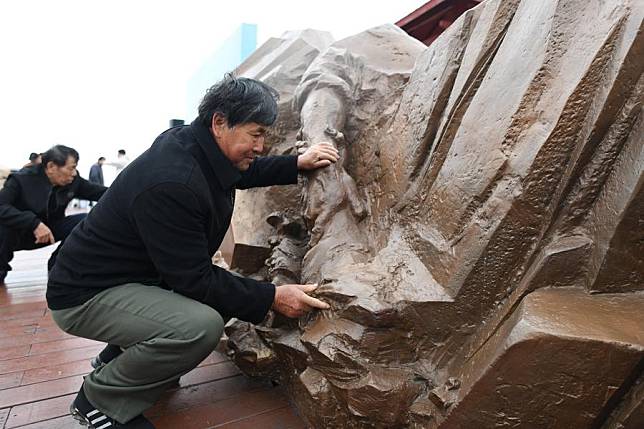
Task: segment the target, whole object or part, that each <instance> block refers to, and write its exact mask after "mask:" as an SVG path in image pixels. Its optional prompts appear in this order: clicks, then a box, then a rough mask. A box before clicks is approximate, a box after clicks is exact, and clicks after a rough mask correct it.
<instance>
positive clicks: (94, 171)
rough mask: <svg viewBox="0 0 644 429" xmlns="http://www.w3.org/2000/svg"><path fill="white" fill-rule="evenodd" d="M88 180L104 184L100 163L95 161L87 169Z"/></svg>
mask: <svg viewBox="0 0 644 429" xmlns="http://www.w3.org/2000/svg"><path fill="white" fill-rule="evenodd" d="M89 181H90V182H92V183H98V184H99V185H103V184H105V181H104V180H103V166H102V165H101V164H99V163H96V164H94V165H92V168H90V169H89Z"/></svg>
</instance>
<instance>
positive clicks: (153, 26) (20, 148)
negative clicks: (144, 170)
mask: <svg viewBox="0 0 644 429" xmlns="http://www.w3.org/2000/svg"><path fill="white" fill-rule="evenodd" d="M425 2H426V0H396V1H383V2H376V1H373V0H372V1H367V0H364V1H351V0H317V1H309V0H287V1H279V0H275V1H266V0H264V1H250V0H237V1H229V2H224V1H214V0H212V1H199V0H182V1H178V0H176V1H163V0H157V1H147V0H146V1H137V0H111V1H107V0H105V1H92V0H78V1H74V0H40V1H34V0H13V1H6V2H3V3H2V5H1V6H0V54H1V57H0V58H1V63H0V121H1V122H2V132H1V134H0V165H4V166H7V167H12V168H16V167H20V166H22V165H23V164H24V163H25V162H27V157H28V155H29V153H30V152H42V151H45V150H46V149H47V148H49V147H50V146H52V145H54V144H65V145H67V146H72V147H74V148H76V149H77V150H78V151H79V152H80V156H81V162H80V165H79V171H80V173H81V175H82V176H83V177H87V174H88V170H89V166H90V165H91V164H92V163H93V162H95V160H96V159H97V158H98V156H100V155H103V156H106V157H107V158H108V159H109V158H111V157H113V156H115V155H116V151H117V150H118V149H120V148H123V149H126V150H127V152H128V155H129V156H130V158H131V159H133V158H134V157H136V156H137V155H138V154H140V153H141V152H143V151H144V150H145V149H147V147H149V146H150V144H151V143H152V141H153V139H154V138H155V137H156V136H157V135H158V134H159V133H160V132H161V131H163V130H165V129H166V128H167V127H168V120H169V119H170V118H174V117H179V118H182V119H185V120H186V121H187V122H190V121H192V119H194V118H183V112H184V109H185V106H186V88H187V82H188V80H189V78H190V77H191V76H192V75H193V73H194V72H195V71H196V70H197V69H198V68H199V66H200V65H201V64H202V63H203V62H204V61H205V59H206V58H208V57H209V56H210V55H211V54H212V53H213V52H215V51H216V50H217V48H218V47H219V44H220V43H221V42H222V41H224V40H225V39H226V38H227V37H228V36H229V35H230V34H231V33H232V32H233V31H235V29H237V27H238V26H239V25H240V24H241V23H242V22H246V23H250V24H257V26H258V37H257V39H258V40H257V42H258V46H259V45H261V44H262V43H263V42H264V41H266V40H267V39H268V38H269V37H274V36H279V35H281V34H282V33H283V32H284V31H286V30H297V29H303V28H315V29H319V30H327V31H330V32H331V33H332V34H333V35H334V37H335V38H336V39H340V38H343V37H346V36H349V35H352V34H355V33H357V32H360V31H362V30H364V29H367V28H369V27H372V26H375V25H379V24H383V23H387V22H391V23H393V22H395V21H397V20H398V19H400V18H402V17H404V16H406V15H407V14H409V13H411V12H412V11H413V10H415V9H416V8H418V7H419V6H421V5H423V4H424V3H425ZM213 83H214V82H213Z"/></svg>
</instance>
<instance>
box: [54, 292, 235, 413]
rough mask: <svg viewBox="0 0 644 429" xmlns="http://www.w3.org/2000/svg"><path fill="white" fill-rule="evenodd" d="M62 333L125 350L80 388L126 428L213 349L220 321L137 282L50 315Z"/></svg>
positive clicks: (192, 304)
mask: <svg viewBox="0 0 644 429" xmlns="http://www.w3.org/2000/svg"><path fill="white" fill-rule="evenodd" d="M52 317H53V319H54V321H55V322H56V323H57V324H58V326H60V328H61V329H62V330H64V331H65V332H67V333H69V334H72V335H76V336H78V337H83V338H90V339H92V340H98V341H103V342H106V343H110V344H115V345H118V346H121V347H122V348H124V349H125V351H124V352H123V353H122V354H121V355H119V356H118V357H116V358H115V359H113V360H112V361H110V362H108V363H107V364H105V365H103V366H101V367H100V368H97V369H96V370H94V371H93V372H92V373H90V374H89V375H88V376H87V377H85V382H84V383H83V390H84V391H85V395H86V396H87V398H88V399H89V401H90V402H91V403H92V404H93V405H94V406H95V407H96V408H98V409H99V410H100V411H102V412H103V413H104V414H106V415H108V416H110V417H112V418H113V419H115V420H116V421H118V422H120V423H126V422H128V421H129V420H131V419H132V418H134V417H136V416H137V415H139V414H141V413H142V412H143V411H144V410H146V409H147V408H149V407H150V406H152V405H153V404H154V403H155V402H156V401H157V400H158V399H159V397H160V396H161V394H162V393H163V392H164V391H165V390H166V389H167V388H168V387H169V386H170V385H172V384H173V383H174V382H175V381H176V380H177V379H178V378H179V377H181V376H182V375H183V374H185V373H187V372H188V371H190V370H191V369H193V368H194V367H196V366H197V365H198V364H199V363H200V362H201V361H202V360H203V359H205V358H206V357H207V356H208V355H209V354H210V353H211V352H212V351H213V350H214V349H215V347H216V346H217V343H218V342H219V338H220V337H221V334H222V331H223V329H224V321H223V319H222V318H221V316H220V315H219V313H217V311H215V310H213V309H212V308H211V307H209V306H207V305H205V304H202V303H200V302H198V301H195V300H193V299H190V298H187V297H185V296H182V295H179V294H176V293H173V292H170V291H167V290H164V289H161V288H159V287H157V286H146V285H142V284H139V283H128V284H124V285H121V286H117V287H113V288H110V289H107V290H105V291H103V292H101V293H100V294H98V295H96V296H95V297H94V298H92V299H90V300H89V301H88V302H86V303H85V304H82V305H79V306H77V307H73V308H68V309H64V310H54V311H52Z"/></svg>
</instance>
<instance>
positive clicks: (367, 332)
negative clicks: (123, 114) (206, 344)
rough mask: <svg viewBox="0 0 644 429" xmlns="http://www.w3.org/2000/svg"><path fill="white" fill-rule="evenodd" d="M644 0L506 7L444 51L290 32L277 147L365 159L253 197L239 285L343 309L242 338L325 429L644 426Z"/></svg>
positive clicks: (258, 365) (462, 27)
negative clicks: (267, 285)
mask: <svg viewBox="0 0 644 429" xmlns="http://www.w3.org/2000/svg"><path fill="white" fill-rule="evenodd" d="M643 18H644V2H642V1H639V0H611V1H607V0H539V1H536V0H487V1H486V2H483V3H481V4H480V5H479V6H477V7H476V8H474V9H471V10H469V11H467V12H466V13H465V14H464V15H463V16H461V17H460V18H459V20H457V21H456V22H455V23H454V24H453V25H452V26H451V27H450V28H449V29H447V30H446V31H445V32H444V33H443V34H442V35H441V36H440V37H439V38H438V39H437V40H436V41H435V42H434V43H433V44H432V45H431V46H429V47H425V46H424V45H423V44H421V43H420V42H418V41H416V40H415V39H412V38H410V37H409V36H407V35H406V34H405V33H404V32H403V31H402V30H400V29H398V28H397V27H394V26H391V25H384V26H380V27H376V28H372V29H370V30H367V31H364V32H362V33H359V34H357V35H354V36H351V37H348V38H346V39H343V40H340V41H335V42H334V41H332V39H331V37H330V35H329V34H328V33H323V32H316V31H311V30H307V31H303V32H298V33H287V34H286V35H285V36H284V37H282V38H279V39H271V40H269V41H268V42H267V43H266V44H265V45H263V46H262V47H260V48H259V49H258V51H256V53H255V54H254V55H253V56H251V57H250V58H249V59H248V60H247V61H246V62H245V63H244V64H242V65H241V66H240V68H239V70H238V73H239V74H241V75H245V76H249V77H254V78H258V79H261V80H264V81H265V82H267V83H269V84H270V85H272V86H274V87H275V88H276V89H277V90H278V91H279V92H280V93H281V94H282V97H281V101H280V117H279V119H278V123H277V125H276V126H275V127H274V129H273V131H272V135H271V136H270V138H269V140H268V144H267V148H266V152H267V153H268V154H284V153H296V151H298V150H301V149H302V148H304V147H306V146H307V145H311V144H316V143H319V142H323V141H327V142H332V143H333V144H335V145H336V146H337V148H338V149H339V151H340V153H341V156H342V158H341V161H339V162H338V163H336V164H335V165H333V166H331V167H329V168H327V169H323V170H318V171H315V172H313V173H310V174H308V175H306V176H305V177H303V179H302V180H300V184H299V185H297V186H295V185H294V186H290V187H279V188H278V187H275V188H268V189H260V190H250V191H243V192H239V193H238V195H237V202H236V205H237V207H236V209H235V215H234V219H233V230H234V234H235V242H236V243H235V250H234V254H233V263H232V267H231V268H232V269H236V270H238V271H240V272H242V273H244V274H245V275H250V276H255V277H257V278H263V279H268V280H270V281H273V282H275V283H276V284H278V285H279V284H285V283H318V284H319V285H320V286H319V287H318V289H317V291H316V292H315V295H316V296H318V297H320V298H321V299H323V300H325V301H326V302H328V303H329V304H330V305H331V309H329V310H325V311H316V312H313V313H310V314H309V315H308V316H306V317H304V318H301V319H300V320H289V319H286V318H284V317H282V316H280V315H278V314H270V315H269V316H268V317H267V319H266V320H265V321H264V322H263V323H262V324H261V325H257V326H254V325H251V324H248V323H245V322H240V321H233V322H231V323H230V324H229V325H228V326H227V329H226V332H227V335H228V347H229V349H230V353H231V355H232V356H233V358H234V360H235V362H236V363H237V364H238V365H239V367H240V368H242V370H244V371H245V372H246V373H248V374H251V375H261V376H267V377H270V378H272V379H273V380H275V381H276V382H277V383H279V384H281V385H283V386H285V388H286V389H287V390H288V392H289V393H290V394H291V397H292V398H293V401H294V403H295V404H296V406H297V408H298V410H299V412H300V413H301V415H302V416H303V417H304V418H305V419H306V420H307V421H308V423H309V424H310V425H311V426H312V427H315V428H371V427H375V428H406V427H411V428H506V427H507V428H514V427H517V428H564V429H571V428H600V427H619V428H633V429H635V428H643V427H644V404H643V398H644V379H643V375H642V370H643V368H644V316H643V315H644V174H643V166H644V116H643V115H642V101H643V95H644V79H643V78H642V70H643V69H644V25H643Z"/></svg>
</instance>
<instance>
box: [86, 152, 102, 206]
mask: <svg viewBox="0 0 644 429" xmlns="http://www.w3.org/2000/svg"><path fill="white" fill-rule="evenodd" d="M104 162H105V157H104V156H101V157H100V158H98V161H97V162H96V164H94V165H92V168H90V169H89V181H90V182H92V183H96V184H97V185H101V186H104V185H105V180H104V179H103V163H104ZM95 204H96V202H94V201H90V202H89V206H90V207H92V206H94V205H95Z"/></svg>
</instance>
